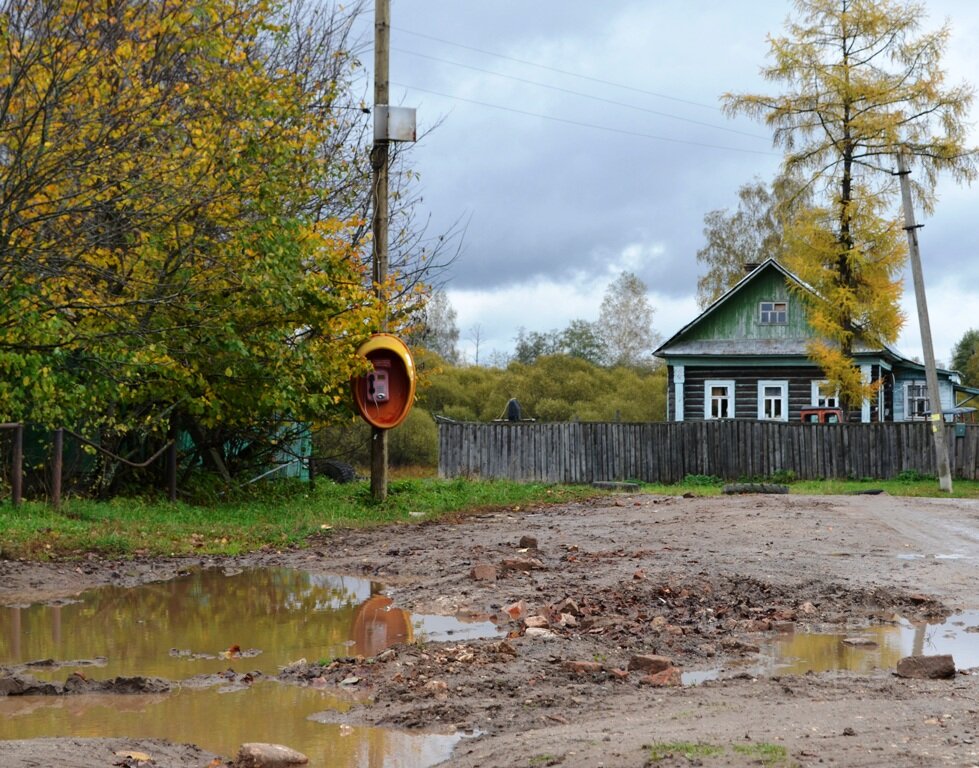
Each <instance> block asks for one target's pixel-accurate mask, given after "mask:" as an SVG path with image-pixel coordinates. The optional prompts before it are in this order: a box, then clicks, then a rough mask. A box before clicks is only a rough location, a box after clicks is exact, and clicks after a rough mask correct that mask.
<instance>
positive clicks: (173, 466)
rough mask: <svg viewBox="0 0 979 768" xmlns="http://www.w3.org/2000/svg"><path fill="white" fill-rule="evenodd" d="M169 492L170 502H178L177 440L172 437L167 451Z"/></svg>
mask: <svg viewBox="0 0 979 768" xmlns="http://www.w3.org/2000/svg"><path fill="white" fill-rule="evenodd" d="M167 492H168V496H169V497H170V502H171V503H173V502H175V501H176V500H177V439H176V436H172V437H171V439H170V447H169V448H168V449H167Z"/></svg>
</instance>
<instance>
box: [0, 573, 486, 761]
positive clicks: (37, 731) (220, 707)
mask: <svg viewBox="0 0 979 768" xmlns="http://www.w3.org/2000/svg"><path fill="white" fill-rule="evenodd" d="M381 590H382V586H381V585H380V584H377V583H375V582H370V581H367V580H364V579H357V578H349V577H338V576H323V575H314V574H310V573H305V572H301V571H294V570H289V569H284V568H271V569H256V570H248V571H242V572H239V573H234V574H226V573H224V572H222V571H219V570H204V571H198V572H194V573H191V574H189V575H186V576H183V577H180V578H177V579H173V580H170V581H163V582H156V583H152V584H148V585H145V586H142V587H139V588H135V589H123V588H120V587H103V588H101V589H96V590H92V591H89V592H85V593H83V594H82V595H80V596H79V597H78V598H77V600H74V601H70V602H64V603H63V604H58V605H52V604H37V605H30V606H21V607H10V606H7V607H3V608H0V612H2V613H0V615H2V617H3V624H2V626H3V631H2V633H0V664H6V665H13V664H25V663H28V662H33V661H38V660H43V659H55V660H57V661H72V660H79V661H80V660H95V661H97V666H95V667H75V666H65V667H60V668H54V669H51V668H45V667H43V666H42V667H36V668H32V669H31V672H32V674H34V675H35V676H36V677H38V678H41V679H56V680H64V679H65V677H67V676H68V674H70V673H71V672H72V671H75V669H79V670H80V671H82V672H83V673H84V674H85V675H86V676H87V677H90V678H98V679H105V678H111V677H115V676H117V675H122V676H132V675H144V676H154V677H163V678H166V679H169V680H185V679H187V678H190V677H193V676H195V675H200V674H213V673H217V672H222V671H224V670H227V669H228V668H229V667H230V668H233V669H234V670H235V671H236V672H239V673H243V672H251V671H260V672H263V673H265V674H267V675H274V674H276V673H277V672H278V671H279V669H280V668H281V667H283V666H286V665H288V664H290V663H292V662H295V661H297V660H299V659H303V658H305V659H307V660H308V661H310V662H315V661H320V660H328V659H331V658H335V657H343V656H358V655H360V656H374V655H376V654H377V653H379V652H380V651H382V650H384V648H386V647H388V646H390V645H393V644H394V643H398V642H422V641H425V640H446V639H459V640H463V639H467V638H473V637H491V636H495V635H497V634H498V633H499V630H498V629H497V627H496V626H495V625H494V624H492V623H490V622H475V623H473V622H469V623H466V622H462V621H460V620H457V619H455V618H452V617H444V616H417V615H416V616H412V615H411V614H409V613H408V612H406V611H404V610H401V609H399V608H397V607H396V606H395V605H394V604H393V602H392V600H391V598H389V597H387V596H385V595H384V594H382V591H381ZM238 649H240V652H241V653H240V655H238V654H237V652H236V651H237V650H238ZM346 706H347V705H346V704H345V702H344V701H343V700H340V699H338V698H336V697H332V696H330V695H329V694H326V693H324V692H323V691H318V690H314V689H311V688H301V687H298V686H293V685H285V684H279V683H275V682H271V681H268V682H263V683H258V684H255V685H252V686H251V687H249V688H247V689H244V690H234V691H227V692H225V691H222V690H221V689H219V688H210V689H205V690H197V689H192V688H188V687H186V686H185V687H184V688H182V689H180V690H179V691H177V692H175V693H172V694H168V695H161V696H122V695H120V696H111V697H106V696H97V695H73V696H60V697H10V698H7V699H0V713H2V714H3V717H2V718H0V738H3V739H14V738H36V737H41V736H132V737H159V738H168V739H171V740H174V741H185V742H193V743H196V744H198V745H200V746H201V747H204V748H205V749H209V750H211V751H214V752H217V753H219V754H224V755H228V754H233V753H234V751H235V750H236V749H237V747H238V746H239V745H240V744H241V743H242V742H246V741H271V742H276V743H282V744H287V745H289V746H291V747H293V748H294V749H298V750H300V751H302V752H304V753H306V754H307V755H309V757H310V759H311V763H312V764H313V765H318V766H324V767H329V768H341V767H342V768H346V767H347V766H359V765H383V766H396V767H399V768H400V767H404V768H409V767H410V768H422V767H423V766H428V765H432V764H434V763H437V762H439V761H441V760H444V759H445V758H446V757H448V755H449V753H450V752H451V749H452V746H453V745H454V744H455V743H456V742H457V741H458V739H459V738H460V737H459V736H458V735H444V736H442V735H435V734H426V735H421V736H419V735H412V734H405V733H400V732H396V731H391V730H386V729H378V728H352V727H350V726H345V725H344V726H341V725H336V724H331V723H328V722H322V721H323V720H329V719H330V718H329V717H320V718H317V717H316V714H317V713H322V712H323V711H325V710H342V709H344V708H345V707H346Z"/></svg>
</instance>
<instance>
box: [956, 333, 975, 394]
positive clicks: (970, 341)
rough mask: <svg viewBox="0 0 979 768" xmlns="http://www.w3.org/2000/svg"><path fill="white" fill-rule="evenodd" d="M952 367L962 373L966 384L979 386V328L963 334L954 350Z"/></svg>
mask: <svg viewBox="0 0 979 768" xmlns="http://www.w3.org/2000/svg"><path fill="white" fill-rule="evenodd" d="M952 368H953V369H955V370H956V371H958V372H959V373H961V374H962V379H963V383H964V384H968V385H969V386H972V387H979V330H976V329H975V328H970V329H969V330H968V331H966V332H965V333H964V334H962V338H961V339H959V340H958V342H957V343H956V345H955V348H954V349H953V350H952Z"/></svg>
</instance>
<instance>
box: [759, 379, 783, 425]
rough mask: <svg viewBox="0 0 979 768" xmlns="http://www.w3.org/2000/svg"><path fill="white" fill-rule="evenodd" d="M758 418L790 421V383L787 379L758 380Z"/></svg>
mask: <svg viewBox="0 0 979 768" xmlns="http://www.w3.org/2000/svg"><path fill="white" fill-rule="evenodd" d="M758 418H759V419H767V420H769V421H788V419H789V383H788V382H787V381H765V380H762V381H759V382H758Z"/></svg>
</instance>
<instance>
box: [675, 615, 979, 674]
mask: <svg viewBox="0 0 979 768" xmlns="http://www.w3.org/2000/svg"><path fill="white" fill-rule="evenodd" d="M946 653H948V654H951V655H952V657H953V658H954V659H955V666H956V668H958V669H970V668H972V667H979V611H968V612H964V613H957V614H955V615H953V616H950V617H949V618H948V619H947V620H946V621H944V622H943V623H941V624H923V623H922V624H912V623H911V622H908V621H903V620H902V621H900V622H898V623H896V624H886V625H881V626H875V627H868V628H866V629H860V630H854V631H853V632H847V633H843V634H833V633H801V632H800V633H796V634H785V635H779V636H778V637H777V638H776V639H775V640H773V641H771V642H769V643H765V644H762V646H761V653H760V654H759V656H758V657H757V658H756V659H754V660H751V661H748V662H747V663H745V664H743V665H732V666H730V667H726V668H717V667H715V668H712V669H706V670H691V671H689V672H684V673H683V683H684V685H699V684H700V683H703V682H706V681H708V680H716V679H717V678H721V677H730V676H731V675H732V674H737V673H738V672H748V673H749V674H752V675H804V674H806V673H807V672H831V671H849V672H858V673H869V672H872V671H873V670H876V669H894V668H895V667H896V666H897V663H898V661H900V660H901V659H902V658H904V657H905V656H910V655H912V654H914V655H922V654H924V655H936V654H946Z"/></svg>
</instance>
